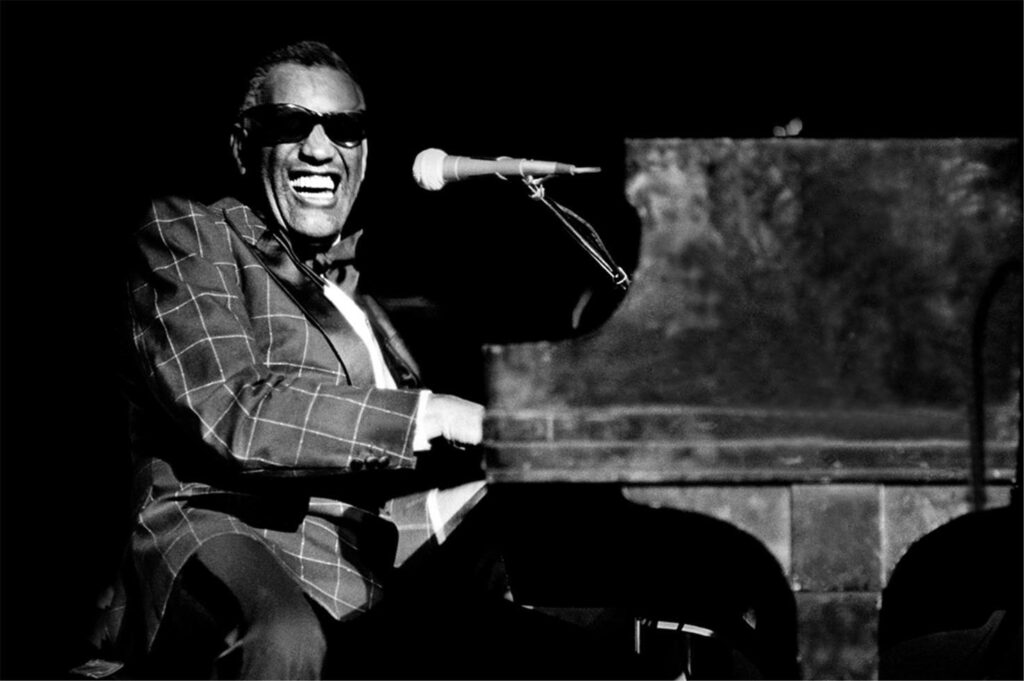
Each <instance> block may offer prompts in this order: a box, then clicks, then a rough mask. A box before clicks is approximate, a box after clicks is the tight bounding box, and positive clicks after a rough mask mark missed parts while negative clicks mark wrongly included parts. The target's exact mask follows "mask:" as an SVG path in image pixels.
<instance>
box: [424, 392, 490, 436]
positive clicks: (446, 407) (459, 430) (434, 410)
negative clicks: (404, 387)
mask: <svg viewBox="0 0 1024 681" xmlns="http://www.w3.org/2000/svg"><path fill="white" fill-rule="evenodd" d="M416 428H417V431H420V429H422V435H423V437H424V438H425V439H426V440H427V441H430V440H433V439H434V438H436V437H443V438H445V439H446V440H449V441H451V442H459V443H461V444H466V445H478V444H480V442H481V441H482V440H483V439H484V407H483V405H481V404H477V403H476V402H470V401H469V400H464V399H462V398H461V397H455V396H454V395H435V394H430V395H428V396H427V399H426V401H425V402H424V403H423V407H422V411H421V413H420V414H419V415H418V416H417V419H416ZM419 435H420V432H417V437H419Z"/></svg>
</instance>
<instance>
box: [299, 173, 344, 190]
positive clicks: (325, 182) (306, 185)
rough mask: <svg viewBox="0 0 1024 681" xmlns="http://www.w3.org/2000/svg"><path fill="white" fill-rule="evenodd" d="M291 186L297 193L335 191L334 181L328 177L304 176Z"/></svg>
mask: <svg viewBox="0 0 1024 681" xmlns="http://www.w3.org/2000/svg"><path fill="white" fill-rule="evenodd" d="M291 185H292V189H294V190H296V191H309V192H322V191H328V192H333V191H334V180H332V179H331V178H330V177H328V176H326V175H303V176H301V177H297V178H295V179H294V180H292V181H291Z"/></svg>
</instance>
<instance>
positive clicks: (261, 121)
mask: <svg viewBox="0 0 1024 681" xmlns="http://www.w3.org/2000/svg"><path fill="white" fill-rule="evenodd" d="M246 115H247V116H248V118H249V122H250V126H249V130H250V132H251V134H252V135H253V137H254V138H255V140H256V141H257V142H258V143H259V144H262V145H270V144H283V143H285V142H298V141H299V140H304V139H306V137H307V136H308V135H309V133H310V131H311V130H312V129H313V126H314V125H315V124H316V122H317V117H316V116H315V115H314V114H312V113H310V112H308V111H304V110H302V109H297V108H292V107H289V106H285V105H279V104H275V105H269V106H261V107H255V108H253V109H250V110H249V112H247V114H246Z"/></svg>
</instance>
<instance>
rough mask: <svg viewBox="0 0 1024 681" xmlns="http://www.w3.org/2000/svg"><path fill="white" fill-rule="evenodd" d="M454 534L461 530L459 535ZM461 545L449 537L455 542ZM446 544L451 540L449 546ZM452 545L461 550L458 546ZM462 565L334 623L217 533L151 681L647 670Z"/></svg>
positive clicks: (158, 647)
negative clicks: (485, 590) (504, 594)
mask: <svg viewBox="0 0 1024 681" xmlns="http://www.w3.org/2000/svg"><path fill="white" fill-rule="evenodd" d="M457 534H458V533H456V535H457ZM452 543H456V542H452ZM445 548H446V549H447V548H448V546H447V545H446V546H445ZM448 553H454V554H459V553H460V551H459V547H458V546H455V547H454V548H453V549H452V550H451V551H449V552H448ZM464 568H465V566H464V565H460V564H458V561H452V560H450V559H448V560H446V559H445V558H444V557H441V556H438V557H437V559H436V560H433V561H431V563H430V567H429V568H426V569H423V570H419V571H417V572H415V573H410V574H401V575H396V578H395V579H394V580H393V583H392V585H391V586H390V587H389V588H388V590H387V591H386V592H385V593H386V594H387V595H386V596H385V600H384V602H383V603H382V604H380V605H379V606H377V607H375V608H374V609H373V610H371V611H370V612H369V613H366V614H364V615H361V616H358V617H356V618H354V619H352V620H349V621H345V622H337V621H335V620H333V619H332V618H331V617H330V616H329V615H327V614H326V613H325V612H323V611H322V609H321V608H320V607H319V606H317V605H315V604H314V603H313V602H312V601H310V600H309V599H307V598H306V596H305V594H303V592H302V591H301V589H300V588H299V587H298V585H297V584H296V582H295V581H294V580H293V579H292V578H291V577H290V576H289V575H288V574H287V573H286V572H285V571H284V569H283V568H282V567H281V565H280V564H279V563H278V562H277V560H276V559H275V558H274V557H273V556H272V555H271V553H270V552H269V550H268V549H267V548H266V547H265V546H263V545H262V544H260V543H258V542H256V541H253V540H251V539H247V538H244V537H237V536H224V537H218V538H216V539H214V540H211V541H209V542H207V543H206V544H204V545H203V547H202V548H201V549H200V550H199V552H198V553H197V555H196V556H194V557H193V558H192V559H191V560H190V561H189V562H188V563H187V564H186V566H185V567H184V568H183V571H182V574H181V575H179V578H178V580H177V582H176V585H175V588H174V590H173V593H172V596H171V600H170V603H169V605H168V608H167V611H166V614H165V616H164V619H163V621H162V624H161V627H160V630H159V633H158V635H157V638H156V641H155V642H154V646H153V648H152V650H151V652H150V654H149V655H148V656H147V658H146V661H145V663H144V666H143V667H142V668H141V669H139V670H136V673H137V675H138V676H141V677H149V678H180V679H185V678H254V679H255V678H274V679H295V678H304V679H315V678H419V679H423V678H477V679H479V678H495V679H497V678H523V679H526V678H638V677H644V678H649V677H653V676H658V675H659V674H658V673H657V672H656V671H654V670H649V669H645V668H643V667H641V666H640V662H639V660H638V659H636V658H634V657H632V656H629V655H623V654H621V653H610V652H609V651H607V650H605V649H603V648H602V646H600V645H599V644H598V643H597V642H596V641H594V640H591V638H590V637H589V635H588V634H587V633H586V632H584V631H583V630H582V629H579V628H577V627H574V626H572V625H569V624H567V623H565V622H562V621H561V620H557V619H554V618H552V617H548V616H545V615H542V614H540V613H536V612H533V611H530V610H528V609H524V608H522V607H519V606H517V605H514V604H512V603H509V602H507V601H504V600H502V599H501V598H499V597H496V596H494V595H493V594H490V595H488V594H482V593H481V590H478V589H476V588H475V586H476V585H472V584H467V583H466V582H467V581H472V579H473V577H469V578H468V579H467V575H469V574H470V573H469V572H468V571H466V570H465V569H464Z"/></svg>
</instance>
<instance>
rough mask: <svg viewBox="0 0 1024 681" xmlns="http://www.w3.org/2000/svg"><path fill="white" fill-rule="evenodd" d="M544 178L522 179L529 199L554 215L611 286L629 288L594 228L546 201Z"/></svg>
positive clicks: (624, 273)
mask: <svg viewBox="0 0 1024 681" xmlns="http://www.w3.org/2000/svg"><path fill="white" fill-rule="evenodd" d="M545 179H546V178H544V177H542V178H539V179H538V178H535V177H533V176H532V175H526V176H524V177H523V184H525V185H526V187H527V188H528V189H529V190H530V198H531V199H534V200H535V201H540V202H541V203H543V204H544V205H545V206H547V207H548V209H549V210H550V211H551V212H552V213H554V214H555V217H557V218H558V220H559V221H560V222H561V223H562V225H563V226H564V227H565V229H566V231H567V232H569V236H571V237H572V238H573V239H574V240H575V241H576V243H577V244H579V245H580V247H581V248H582V249H583V250H584V251H585V252H586V253H587V255H589V256H590V257H591V258H592V259H593V260H594V262H596V263H597V265H598V267H600V268H601V270H602V271H603V272H604V273H605V274H607V275H608V277H609V278H611V280H612V284H613V285H614V286H615V287H616V288H619V289H621V290H623V291H625V290H626V289H628V288H629V284H630V281H629V275H628V274H626V271H625V270H624V269H622V268H621V267H620V266H619V265H617V264H616V263H615V260H614V259H613V258H612V256H611V254H610V253H609V252H608V249H607V248H605V245H604V242H602V241H601V237H599V236H598V235H597V231H596V230H595V229H594V227H593V226H592V225H591V224H590V223H589V222H587V221H586V220H584V219H583V218H581V217H580V216H579V215H577V214H576V213H574V212H572V211H571V210H569V209H568V208H566V207H565V206H563V205H562V204H560V203H558V202H557V201H553V200H548V199H547V198H545V196H544V186H543V185H542V184H541V183H542V182H544V180H545ZM570 219H572V220H574V221H575V223H576V226H574V225H573V223H572V222H570Z"/></svg>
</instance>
